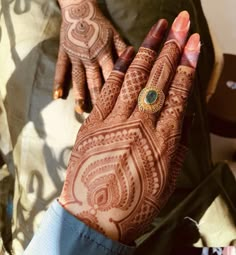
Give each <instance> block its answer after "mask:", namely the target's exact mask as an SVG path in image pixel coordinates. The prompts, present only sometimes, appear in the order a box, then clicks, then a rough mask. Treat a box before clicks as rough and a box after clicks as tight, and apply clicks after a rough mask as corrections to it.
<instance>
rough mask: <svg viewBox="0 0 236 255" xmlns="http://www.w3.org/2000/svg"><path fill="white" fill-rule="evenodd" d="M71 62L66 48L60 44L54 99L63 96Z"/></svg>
mask: <svg viewBox="0 0 236 255" xmlns="http://www.w3.org/2000/svg"><path fill="white" fill-rule="evenodd" d="M69 64H70V60H69V57H68V55H67V54H66V52H65V51H64V49H63V48H62V47H61V46H60V47H59V52H58V58H57V64H56V69H55V76H54V84H53V99H58V98H61V97H63V92H64V91H63V90H64V89H63V88H64V86H65V77H66V72H67V69H68V66H69Z"/></svg>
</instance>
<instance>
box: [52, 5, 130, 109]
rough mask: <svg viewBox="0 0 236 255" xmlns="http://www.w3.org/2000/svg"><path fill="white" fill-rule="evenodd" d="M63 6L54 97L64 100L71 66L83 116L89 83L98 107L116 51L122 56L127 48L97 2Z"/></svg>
mask: <svg viewBox="0 0 236 255" xmlns="http://www.w3.org/2000/svg"><path fill="white" fill-rule="evenodd" d="M60 6H61V10H62V25H61V35H60V49H59V54H58V60H57V65H56V71H55V79H54V80H55V81H54V92H53V97H54V99H57V98H62V97H63V96H65V91H66V90H65V91H64V87H65V84H64V83H65V82H66V81H65V78H66V71H67V69H68V67H69V64H70V62H71V64H72V80H73V89H74V94H75V102H76V108H75V110H76V111H77V112H78V113H80V114H81V113H83V111H84V110H85V109H86V107H85V102H86V101H87V100H85V99H86V89H85V85H86V81H87V85H88V89H89V93H90V98H91V101H92V103H93V104H95V102H96V100H97V98H98V97H99V94H100V91H101V89H102V83H103V80H106V79H107V78H108V76H109V74H110V73H111V71H112V68H113V61H114V59H113V57H114V56H113V49H115V50H116V52H117V54H116V55H118V56H120V55H121V53H122V52H123V51H124V49H125V48H126V45H125V43H124V42H123V41H122V39H121V37H120V36H119V34H118V33H117V31H116V30H115V28H114V27H113V26H112V24H111V23H110V22H109V21H108V20H107V19H106V18H105V17H104V16H103V14H102V12H101V11H100V10H99V7H98V5H97V3H96V1H95V0H82V1H81V0H68V1H60ZM113 46H115V47H113ZM102 76H103V78H102Z"/></svg>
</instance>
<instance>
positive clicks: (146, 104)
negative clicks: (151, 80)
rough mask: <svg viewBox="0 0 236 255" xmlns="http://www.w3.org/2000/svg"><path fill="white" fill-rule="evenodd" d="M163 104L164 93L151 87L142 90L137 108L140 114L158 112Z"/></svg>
mask: <svg viewBox="0 0 236 255" xmlns="http://www.w3.org/2000/svg"><path fill="white" fill-rule="evenodd" d="M164 102H165V94H164V92H163V91H162V90H161V89H157V88H156V87H153V86H149V87H146V88H144V89H142V90H141V92H140V94H139V97H138V107H139V110H140V111H142V112H148V113H155V112H158V111H159V110H160V109H161V108H162V106H163V104H164Z"/></svg>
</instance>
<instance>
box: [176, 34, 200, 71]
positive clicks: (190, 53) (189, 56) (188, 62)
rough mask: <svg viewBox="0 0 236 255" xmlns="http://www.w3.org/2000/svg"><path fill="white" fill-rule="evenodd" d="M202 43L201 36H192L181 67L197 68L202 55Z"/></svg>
mask: <svg viewBox="0 0 236 255" xmlns="http://www.w3.org/2000/svg"><path fill="white" fill-rule="evenodd" d="M200 48H201V42H200V36H199V34H193V35H192V36H190V38H189V40H188V42H187V44H186V46H185V48H184V52H183V55H182V59H181V62H180V63H181V65H185V66H190V67H193V68H196V66H197V62H198V57H199V53H200Z"/></svg>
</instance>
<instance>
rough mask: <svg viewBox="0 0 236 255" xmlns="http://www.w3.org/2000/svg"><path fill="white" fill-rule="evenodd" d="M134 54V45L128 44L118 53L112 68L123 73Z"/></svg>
mask: <svg viewBox="0 0 236 255" xmlns="http://www.w3.org/2000/svg"><path fill="white" fill-rule="evenodd" d="M134 55H135V51H134V47H132V46H128V47H127V48H126V49H125V50H124V51H123V52H122V54H121V55H120V57H119V58H118V60H117V61H116V63H115V65H114V70H116V71H120V72H123V73H125V72H126V71H127V69H128V67H129V65H130V64H131V62H132V60H133V58H134Z"/></svg>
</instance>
